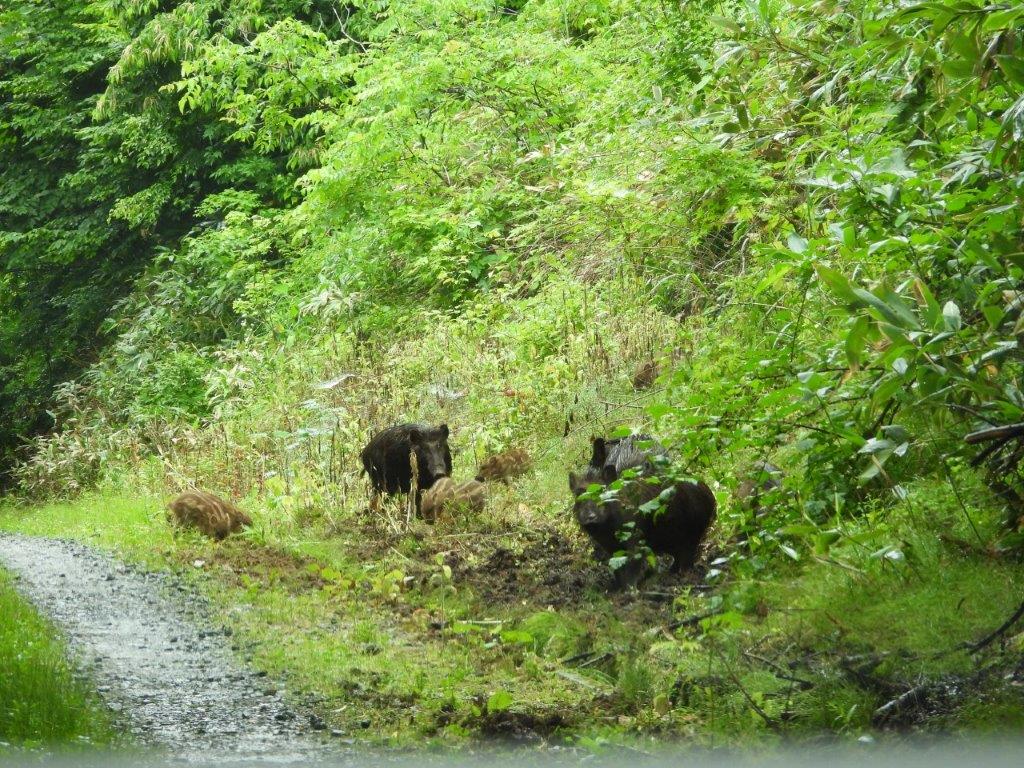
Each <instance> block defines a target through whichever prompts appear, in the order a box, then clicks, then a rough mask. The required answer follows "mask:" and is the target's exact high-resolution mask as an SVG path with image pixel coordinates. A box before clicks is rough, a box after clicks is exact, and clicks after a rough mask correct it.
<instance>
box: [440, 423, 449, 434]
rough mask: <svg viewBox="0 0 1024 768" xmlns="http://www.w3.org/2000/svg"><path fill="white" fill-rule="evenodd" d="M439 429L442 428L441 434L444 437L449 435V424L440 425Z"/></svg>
mask: <svg viewBox="0 0 1024 768" xmlns="http://www.w3.org/2000/svg"><path fill="white" fill-rule="evenodd" d="M438 429H440V430H441V435H442V436H443V437H448V425H447V424H442V425H441V426H440V427H438Z"/></svg>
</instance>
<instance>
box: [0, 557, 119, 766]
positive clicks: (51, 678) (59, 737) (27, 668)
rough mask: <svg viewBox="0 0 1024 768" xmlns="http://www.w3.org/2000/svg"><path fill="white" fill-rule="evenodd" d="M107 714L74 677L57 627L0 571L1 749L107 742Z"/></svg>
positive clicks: (111, 734) (109, 729)
mask: <svg viewBox="0 0 1024 768" xmlns="http://www.w3.org/2000/svg"><path fill="white" fill-rule="evenodd" d="M113 737H114V730H113V728H112V725H111V723H110V720H109V718H108V717H107V715H106V713H105V712H104V711H103V710H101V709H100V708H99V706H98V703H97V702H96V701H95V700H94V699H93V697H92V696H91V695H90V694H89V693H88V691H87V689H86V687H85V685H84V684H83V683H82V682H81V681H80V680H78V679H76V678H75V676H74V674H73V673H72V669H71V666H70V664H69V662H68V660H67V657H66V655H65V652H64V648H63V647H62V645H61V643H60V642H59V641H58V640H57V639H55V635H54V630H53V627H51V626H50V625H49V624H47V622H46V621H44V620H43V619H42V618H41V617H40V616H39V614H37V613H36V612H35V611H34V610H33V609H32V608H31V606H29V605H28V604H27V603H25V601H24V600H22V599H21V597H20V596H19V595H18V594H17V593H16V592H15V591H14V588H13V585H12V583H11V578H10V576H9V575H8V574H6V573H4V572H3V571H0V742H2V743H3V744H0V749H2V748H3V747H4V746H36V745H50V744H63V745H68V744H107V743H109V742H110V741H112V740H113Z"/></svg>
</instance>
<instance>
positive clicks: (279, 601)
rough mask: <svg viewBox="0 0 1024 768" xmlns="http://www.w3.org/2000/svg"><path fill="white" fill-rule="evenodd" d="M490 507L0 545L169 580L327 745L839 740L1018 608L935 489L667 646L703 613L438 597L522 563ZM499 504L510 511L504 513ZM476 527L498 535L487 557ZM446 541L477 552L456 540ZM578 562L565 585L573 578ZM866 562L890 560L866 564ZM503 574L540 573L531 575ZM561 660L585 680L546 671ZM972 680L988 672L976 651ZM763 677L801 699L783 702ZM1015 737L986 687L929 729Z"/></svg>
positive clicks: (604, 601) (1007, 708) (785, 696)
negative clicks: (75, 548) (853, 667)
mask: <svg viewBox="0 0 1024 768" xmlns="http://www.w3.org/2000/svg"><path fill="white" fill-rule="evenodd" d="M502 498H504V497H502ZM502 498H499V499H496V500H495V501H493V502H492V507H493V506H495V505H497V506H499V507H500V508H499V509H493V508H489V510H488V514H487V516H486V517H485V518H481V519H471V520H463V521H460V522H459V523H458V524H457V525H456V530H455V531H453V530H452V528H448V529H445V528H441V527H437V528H428V527H425V526H414V528H413V529H412V530H411V531H410V532H409V533H408V534H404V535H401V536H390V537H389V536H383V535H375V534H372V533H368V532H367V530H366V529H365V528H360V527H359V524H358V523H357V521H356V520H355V519H354V518H346V520H347V522H348V523H349V525H346V526H341V529H342V530H341V531H338V530H334V531H330V532H328V531H321V530H316V529H310V528H308V527H304V526H292V527H289V526H283V525H273V524H269V523H266V522H263V523H261V522H260V521H261V520H262V521H267V520H270V519H272V518H273V514H274V513H273V510H268V509H260V508H259V506H258V505H256V506H250V511H251V512H253V514H254V517H255V518H256V520H257V526H256V529H255V530H254V531H252V532H250V533H248V534H246V535H244V536H240V537H232V538H230V539H228V540H227V541H225V542H222V543H215V542H211V541H208V540H206V539H204V538H202V537H199V536H196V535H191V534H181V533H179V534H175V533H173V532H172V530H171V529H170V527H169V526H168V524H167V522H166V520H165V519H164V517H163V514H162V511H161V503H160V501H159V500H157V499H152V498H144V499H139V500H127V499H121V498H117V497H116V496H115V497H112V496H110V495H103V494H98V495H92V496H86V497H82V498H81V499H79V500H77V501H74V502H68V503H60V504H48V505H44V506H35V507H10V506H9V507H4V508H0V528H6V529H9V530H18V531H21V532H23V533H33V534H39V535H65V536H72V537H75V538H79V539H82V540H85V541H89V542H92V543H94V544H96V545H98V546H101V547H106V548H111V549H115V550H117V551H119V552H120V553H121V555H122V556H124V557H127V558H129V559H133V560H136V561H142V562H145V563H147V564H148V565H150V566H153V567H160V568H170V569H174V570H176V571H178V572H180V573H182V574H184V575H185V577H186V578H188V579H190V580H191V581H192V582H193V583H194V584H195V585H196V586H197V588H199V589H201V590H203V591H204V592H205V593H206V594H207V595H208V596H209V597H210V598H211V599H212V601H213V603H214V605H215V607H216V609H217V610H218V611H219V612H220V614H221V618H222V619H223V620H224V621H225V622H226V623H228V624H230V625H231V626H232V627H233V629H234V630H235V637H236V639H237V640H238V642H239V645H240V649H241V653H242V654H243V655H244V656H246V657H247V658H249V659H250V660H251V662H252V663H253V664H254V665H256V666H257V667H259V668H261V669H265V670H267V671H268V672H270V673H271V674H272V675H273V676H275V677H278V678H281V679H283V680H284V681H285V682H286V685H287V687H288V689H289V690H291V691H293V692H308V693H312V694H314V695H315V697H316V700H317V701H319V706H320V709H321V710H322V711H323V713H324V715H325V716H326V718H327V719H328V721H329V722H330V723H331V725H332V726H333V727H338V728H341V729H343V730H345V731H346V732H348V733H351V734H352V735H355V736H357V737H360V738H366V739H369V740H371V741H376V742H379V743H391V744H407V743H411V742H419V741H422V740H424V739H426V740H440V741H451V740H454V741H456V742H459V741H462V740H464V739H465V738H466V736H467V735H471V734H489V733H494V732H499V733H500V732H501V727H503V726H504V725H507V724H508V723H509V722H512V723H514V724H521V725H523V726H525V727H530V728H536V729H539V730H542V731H544V732H549V733H552V734H554V735H558V736H560V737H564V738H568V739H570V740H576V741H578V742H580V743H585V744H597V743H602V742H604V741H607V740H612V741H617V742H622V741H626V742H637V741H640V742H643V741H644V740H646V739H649V738H663V737H673V738H680V737H685V738H688V739H691V740H693V741H695V742H697V743H721V742H723V741H727V742H731V743H736V744H739V743H743V742H744V741H747V740H750V739H754V740H755V741H763V740H765V739H768V740H772V739H775V738H776V736H777V734H778V733H780V732H781V733H787V734H789V735H791V736H798V737H799V736H801V735H807V736H810V735H813V734H817V733H820V732H822V731H828V732H832V733H839V734H844V733H845V734H850V735H854V736H855V735H859V734H861V733H863V732H865V731H870V730H871V729H872V725H871V713H872V712H873V711H874V709H875V708H877V707H878V706H879V705H881V704H882V703H884V702H885V701H886V700H887V698H888V697H890V696H891V695H892V693H891V692H899V691H902V690H905V689H906V688H909V687H911V686H912V685H914V684H916V683H917V682H919V681H922V680H929V679H936V680H940V679H945V678H949V677H951V676H954V677H957V678H962V679H968V678H970V676H971V674H973V671H974V670H975V669H976V660H975V659H973V658H972V657H971V656H970V655H968V654H966V653H964V652H963V651H962V650H957V646H958V645H959V644H961V643H963V642H965V641H969V640H976V639H978V638H980V637H982V636H984V635H985V634H986V633H988V632H990V631H991V630H992V629H994V628H995V627H997V626H999V624H1001V623H1002V622H1003V621H1004V620H1005V618H1006V617H1007V616H1009V615H1010V614H1011V613H1012V612H1013V609H1014V608H1015V607H1016V605H1017V604H1018V603H1019V602H1020V599H1021V597H1022V596H1024V578H1022V575H1021V569H1020V567H1019V565H1018V564H1017V563H1016V562H1015V561H1014V560H1013V559H1011V558H1008V557H1006V556H1001V555H997V554H995V553H993V552H990V551H989V550H988V549H987V548H985V547H982V546H981V545H980V544H978V543H977V541H976V540H975V539H974V528H972V527H971V526H970V525H969V524H968V523H967V522H966V518H965V516H964V514H963V511H962V510H961V509H960V508H959V507H958V506H957V505H956V504H955V503H954V502H953V500H952V498H951V496H950V492H949V490H948V487H946V486H944V485H943V484H941V483H938V482H932V481H927V482H926V481H922V482H920V483H917V484H915V485H914V486H913V487H911V488H910V502H911V504H910V506H909V507H906V508H904V507H899V508H891V507H881V506H880V507H879V509H878V510H877V512H876V513H873V514H870V515H868V516H866V517H864V518H861V519H857V520H854V521H850V522H848V523H847V524H846V527H845V528H844V538H843V539H841V540H840V541H839V542H837V543H835V544H834V545H833V547H832V549H831V550H830V551H829V552H828V553H827V555H826V556H822V557H820V558H818V559H815V558H814V557H811V556H809V555H808V556H805V557H804V558H803V559H802V560H801V562H799V563H794V564H792V565H791V566H790V567H788V568H787V567H784V566H782V567H778V566H776V567H773V568H772V569H770V570H767V571H765V572H764V574H765V575H764V576H762V577H761V578H758V577H757V576H756V575H755V576H748V577H744V578H740V579H738V580H737V581H735V582H733V583H732V584H731V585H730V586H729V587H728V588H726V589H724V590H722V592H721V593H722V594H723V595H724V597H725V600H726V602H725V607H726V608H727V609H730V612H729V613H728V614H727V617H726V621H725V622H724V623H723V624H722V625H721V626H717V625H715V623H714V622H712V623H711V624H710V625H697V626H694V627H690V628H687V629H684V630H682V631H681V632H680V633H678V634H677V635H676V636H675V637H674V638H672V639H669V637H668V635H667V634H666V633H665V632H664V631H659V630H658V627H659V626H664V625H665V624H667V623H669V621H671V620H672V619H673V618H675V617H684V616H689V615H693V614H694V613H700V612H702V611H704V610H706V609H707V607H708V605H709V601H711V600H714V599H716V598H714V596H703V597H702V596H693V597H690V596H686V595H685V594H684V595H681V596H680V597H679V598H677V600H676V603H675V605H674V606H658V605H651V604H649V603H645V602H644V601H640V600H624V599H619V598H616V597H614V596H608V595H604V594H602V593H601V592H599V591H596V590H590V591H589V592H586V593H585V594H581V596H580V599H579V601H578V602H577V603H569V604H564V605H561V606H558V607H551V606H549V605H546V604H545V597H544V595H543V594H542V593H540V592H535V591H531V589H530V588H524V589H523V590H522V592H521V594H519V595H517V599H516V600H513V601H509V602H504V603H495V602H494V601H491V600H489V599H488V598H487V594H488V593H487V592H486V587H487V585H486V584H485V583H484V582H483V581H481V579H482V578H483V576H482V575H481V574H480V572H478V571H468V572H467V571H465V570H463V571H460V572H456V573H455V574H454V575H452V576H451V577H450V578H449V576H448V575H447V573H446V572H445V569H444V567H443V565H444V564H446V563H455V562H457V561H458V560H459V559H461V560H462V561H464V562H469V561H472V560H473V559H474V558H476V559H483V558H485V556H486V555H487V554H488V553H490V552H492V551H493V547H494V546H501V547H507V548H510V549H512V550H515V551H525V550H524V549H523V548H524V547H525V546H527V544H528V536H527V534H526V533H524V530H523V528H522V527H521V526H518V527H517V526H516V525H515V524H513V523H510V522H509V515H507V514H506V512H507V509H506V508H505V507H504V506H502V505H504V504H505V503H506V501H503V500H502ZM517 498H518V496H517V494H516V493H515V492H514V490H513V491H512V492H509V494H508V498H507V504H509V505H511V504H517V503H518V502H517V501H516V500H517ZM972 498H974V499H975V502H974V504H973V505H972V506H971V507H970V509H969V511H968V512H969V514H970V515H971V518H972V521H973V522H974V524H975V525H976V526H977V528H978V534H979V535H980V537H981V539H982V540H984V541H989V540H991V538H992V537H993V536H994V535H995V534H996V533H997V532H998V515H997V514H996V512H995V511H994V507H993V506H992V505H991V503H990V501H989V500H987V499H986V498H985V497H984V495H982V494H973V495H972ZM495 517H497V518H500V519H502V520H504V521H505V522H503V523H502V524H501V526H500V530H501V531H502V532H501V534H500V535H498V536H496V537H495V538H493V539H491V538H489V537H492V536H495V534H494V532H493V529H494V528H495V523H494V518H495ZM336 522H337V521H336ZM535 524H536V521H533V522H531V523H530V525H535ZM722 526H723V530H720V531H719V533H718V536H719V537H723V536H725V535H727V534H726V532H725V531H727V523H726V522H725V521H723V523H722ZM467 529H468V530H474V531H476V532H477V533H475V534H473V535H472V536H470V537H469V538H466V531H467ZM562 534H563V535H565V536H567V537H568V538H569V539H572V538H573V536H574V535H575V534H574V533H573V532H572V531H571V530H569V529H566V530H563V531H562ZM488 541H493V542H495V543H493V544H490V545H489V544H487V542H488ZM467 542H468V543H467ZM972 542H973V543H972ZM579 543H580V544H581V546H580V548H579V549H580V551H579V554H578V559H577V560H576V561H575V563H574V564H573V565H570V566H567V567H570V568H576V567H581V566H582V565H583V564H585V562H586V558H587V555H586V552H585V547H584V546H582V542H579ZM885 545H890V546H898V547H899V548H900V549H901V551H903V552H904V553H905V555H906V557H905V560H903V561H901V562H894V561H891V560H887V559H885V558H882V557H879V556H876V552H877V551H878V550H879V549H880V548H881V547H883V546H885ZM489 547H490V548H489ZM801 550H802V551H808V550H807V549H806V548H804V547H801ZM524 557H525V556H524ZM521 567H522V568H524V569H533V570H534V571H540V572H542V571H543V570H544V568H546V567H548V564H546V563H544V562H536V561H535V562H531V561H529V560H523V561H522V566H521ZM1011 634H1013V633H1011ZM582 653H591V654H592V656H591V657H588V658H592V659H596V663H594V664H592V665H590V666H586V667H582V668H581V667H577V666H575V665H568V666H567V665H566V664H564V663H563V660H564V659H567V658H570V657H573V656H576V655H578V654H582ZM856 654H880V655H884V658H882V660H881V662H880V663H879V664H878V665H877V666H876V667H874V668H872V669H871V670H870V676H871V679H874V680H875V683H877V685H874V684H872V683H871V680H870V679H869V680H868V681H867V682H865V680H858V679H854V678H851V677H850V675H849V674H848V673H846V672H845V671H844V670H843V669H842V667H841V665H840V664H839V663H838V661H837V659H838V658H839V657H841V656H845V655H851V656H852V655H856ZM763 659H768V660H770V661H771V662H773V663H774V665H773V664H768V663H765V662H764V661H762V660H763ZM984 659H985V663H995V664H1000V663H1003V662H1002V659H1003V657H1002V656H1001V655H1000V652H999V650H998V647H995V646H994V647H993V648H992V649H990V653H988V654H986V655H985V657H984ZM783 669H789V670H790V672H791V674H792V676H794V677H796V678H799V679H801V680H807V681H810V682H811V683H812V685H811V686H810V687H809V688H807V689H806V690H805V689H803V688H802V687H801V686H797V685H795V684H794V683H793V681H790V680H788V679H787V678H786V675H785V674H780V673H781V670H783ZM502 692H509V693H510V694H511V705H510V706H509V708H508V710H507V711H490V710H489V709H488V705H487V704H488V701H491V700H492V699H491V697H492V696H494V695H495V694H499V695H498V698H497V699H494V701H502V699H503V698H504V697H503V696H502ZM752 702H753V703H752ZM754 704H756V708H755V706H754ZM758 709H760V710H761V712H760V713H759V712H758V711H757V710H758ZM990 712H991V718H992V719H991V720H990V719H989V713H990ZM765 715H767V717H768V718H769V719H771V720H772V721H774V722H773V724H772V725H771V726H770V727H769V725H768V724H767V723H766V722H765V717H764V716H765ZM1021 720H1024V699H1022V697H1021V696H1020V695H1019V694H1018V693H1016V691H1015V689H1012V688H1008V687H1006V686H1003V685H999V684H998V680H995V681H992V680H989V681H988V682H986V683H984V684H979V685H978V686H977V687H976V688H974V689H972V693H971V695H969V696H968V697H967V698H966V699H964V700H962V701H958V702H954V703H953V704H952V705H950V706H949V707H948V708H947V710H944V711H942V712H937V713H934V715H933V717H932V722H933V723H942V724H943V727H945V728H949V729H954V730H956V729H960V730H973V729H975V728H983V727H984V728H990V729H991V728H996V729H1000V728H1003V729H1005V728H1011V727H1013V724H1015V723H1018V722H1020V721H1021Z"/></svg>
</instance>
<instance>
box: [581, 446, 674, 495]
mask: <svg viewBox="0 0 1024 768" xmlns="http://www.w3.org/2000/svg"><path fill="white" fill-rule="evenodd" d="M591 448H592V453H591V455H590V467H593V468H594V469H597V470H598V471H599V475H600V477H601V480H602V482H603V483H604V484H605V485H607V484H608V483H612V482H614V481H615V480H618V478H619V476H620V475H621V474H622V473H623V472H625V471H626V470H627V469H636V470H639V471H642V472H646V473H647V474H653V473H654V469H655V465H656V464H657V463H659V461H660V460H663V459H667V458H668V451H666V450H665V446H663V445H662V444H661V443H659V442H658V441H657V440H655V439H654V438H653V437H651V436H650V435H630V436H629V437H621V438H615V439H613V440H605V439H604V438H603V437H595V438H594V439H593V442H592V444H591Z"/></svg>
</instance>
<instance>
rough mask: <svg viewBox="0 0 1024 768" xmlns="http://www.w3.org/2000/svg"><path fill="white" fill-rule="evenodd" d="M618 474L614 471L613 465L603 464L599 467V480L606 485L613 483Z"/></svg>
mask: <svg viewBox="0 0 1024 768" xmlns="http://www.w3.org/2000/svg"><path fill="white" fill-rule="evenodd" d="M617 476H618V473H617V472H616V471H615V465H614V464H605V465H604V466H603V467H601V479H603V480H604V481H605V482H606V483H614V482H615V480H616V479H617Z"/></svg>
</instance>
